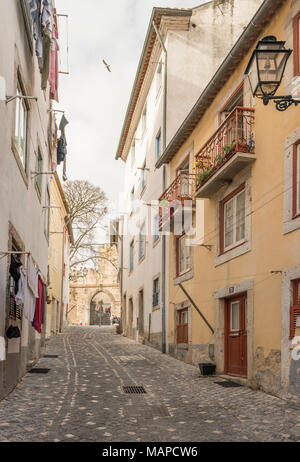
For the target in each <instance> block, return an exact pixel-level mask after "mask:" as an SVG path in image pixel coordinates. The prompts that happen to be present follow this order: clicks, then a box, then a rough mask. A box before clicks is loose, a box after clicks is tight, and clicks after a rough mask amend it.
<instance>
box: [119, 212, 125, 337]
mask: <svg viewBox="0 0 300 462" xmlns="http://www.w3.org/2000/svg"><path fill="white" fill-rule="evenodd" d="M123 225H124V221H123V220H122V235H120V228H121V227H120V222H119V232H118V239H119V240H120V243H121V273H120V307H121V310H120V311H121V313H120V329H121V332H123V318H124V309H125V307H124V306H123V305H124V301H123V266H124V257H123Z"/></svg>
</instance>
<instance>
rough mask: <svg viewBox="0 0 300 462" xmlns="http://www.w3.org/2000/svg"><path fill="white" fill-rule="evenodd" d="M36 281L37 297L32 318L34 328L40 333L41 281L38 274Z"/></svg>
mask: <svg viewBox="0 0 300 462" xmlns="http://www.w3.org/2000/svg"><path fill="white" fill-rule="evenodd" d="M38 279H39V281H38V294H39V296H38V298H37V299H36V305H35V314H34V320H33V323H32V325H33V327H34V329H35V330H36V331H37V332H38V333H39V334H40V333H41V332H42V320H43V281H42V279H41V277H40V276H39V278H38Z"/></svg>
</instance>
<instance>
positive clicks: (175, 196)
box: [159, 172, 196, 229]
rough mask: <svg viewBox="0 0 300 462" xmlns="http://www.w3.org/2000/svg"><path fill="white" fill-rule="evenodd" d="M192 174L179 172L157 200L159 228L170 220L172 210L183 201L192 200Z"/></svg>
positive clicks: (182, 203)
mask: <svg viewBox="0 0 300 462" xmlns="http://www.w3.org/2000/svg"><path fill="white" fill-rule="evenodd" d="M195 180H196V175H195V174H194V173H188V172H180V173H179V174H178V175H177V177H176V178H175V180H174V181H173V182H172V183H171V184H170V186H169V187H168V188H167V189H166V190H165V192H164V193H163V194H162V195H161V196H160V198H159V205H160V207H159V227H160V229H161V227H162V226H163V224H164V223H165V222H167V221H169V220H171V219H172V217H173V214H174V209H175V208H176V206H178V204H179V203H180V204H181V205H184V201H186V200H193V196H194V193H195Z"/></svg>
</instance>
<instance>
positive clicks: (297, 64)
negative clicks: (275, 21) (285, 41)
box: [293, 11, 300, 75]
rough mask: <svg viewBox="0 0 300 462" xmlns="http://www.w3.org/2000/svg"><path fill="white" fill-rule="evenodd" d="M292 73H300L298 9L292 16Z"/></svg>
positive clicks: (299, 22)
mask: <svg viewBox="0 0 300 462" xmlns="http://www.w3.org/2000/svg"><path fill="white" fill-rule="evenodd" d="M293 29H294V75H300V11H298V13H297V14H296V16H295V17H294V24H293Z"/></svg>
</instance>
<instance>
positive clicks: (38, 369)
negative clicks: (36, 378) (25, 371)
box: [29, 367, 50, 374]
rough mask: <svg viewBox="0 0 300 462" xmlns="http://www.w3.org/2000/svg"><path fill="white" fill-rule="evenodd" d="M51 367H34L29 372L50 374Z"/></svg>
mask: <svg viewBox="0 0 300 462" xmlns="http://www.w3.org/2000/svg"><path fill="white" fill-rule="evenodd" d="M49 371H50V369H43V368H41V367H34V368H33V369H31V370H30V371H29V374H48V372H49Z"/></svg>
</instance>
